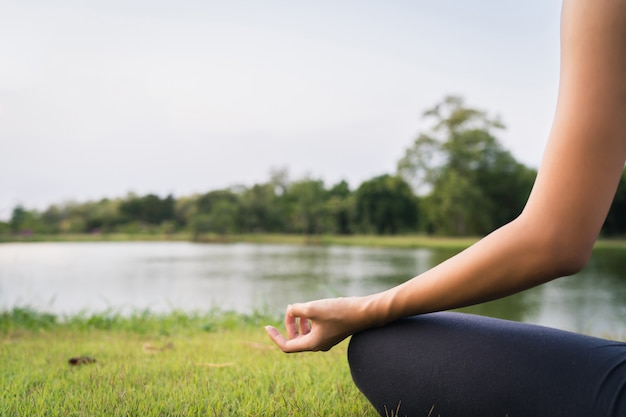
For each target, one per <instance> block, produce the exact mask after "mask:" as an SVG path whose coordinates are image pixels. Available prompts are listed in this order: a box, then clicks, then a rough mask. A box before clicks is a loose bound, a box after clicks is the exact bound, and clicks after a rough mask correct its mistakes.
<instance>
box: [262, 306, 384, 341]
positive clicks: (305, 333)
mask: <svg viewBox="0 0 626 417" xmlns="http://www.w3.org/2000/svg"><path fill="white" fill-rule="evenodd" d="M366 313H367V298H364V297H346V298H343V297H341V298H328V299H323V300H317V301H311V302H308V303H300V304H292V305H290V306H288V307H287V311H286V313H285V329H286V332H287V336H286V337H285V336H283V335H282V334H281V333H280V332H279V331H278V330H277V329H276V328H275V327H272V326H266V327H265V330H266V331H267V333H268V334H269V336H270V338H271V339H272V340H273V341H274V343H276V344H277V345H278V347H279V348H280V349H281V350H282V351H283V352H287V353H292V352H302V351H319V350H323V351H327V350H329V349H330V348H332V347H333V346H335V345H336V344H337V343H339V342H341V341H342V340H343V339H345V338H346V337H348V336H350V335H351V334H353V333H355V332H357V331H359V330H362V329H365V328H368V327H371V326H372V325H373V323H372V322H371V321H370V320H369V319H368V318H367V314H366Z"/></svg>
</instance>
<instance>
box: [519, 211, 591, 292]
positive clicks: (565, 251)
mask: <svg viewBox="0 0 626 417" xmlns="http://www.w3.org/2000/svg"><path fill="white" fill-rule="evenodd" d="M519 220H520V223H519V226H520V227H521V229H520V230H524V231H526V234H525V236H526V238H527V239H525V243H526V244H527V247H528V248H529V249H530V253H533V254H534V255H532V256H533V258H534V260H535V262H533V263H534V265H535V268H537V269H536V272H537V273H538V274H539V275H540V276H543V277H544V279H547V280H550V279H554V278H559V277H564V276H568V275H574V274H576V273H578V272H580V271H581V270H582V269H583V268H584V267H585V266H586V265H587V263H588V262H589V258H590V257H591V252H592V250H593V245H594V243H595V239H596V237H597V236H591V234H590V233H583V232H582V231H581V230H580V229H578V230H576V229H575V228H571V227H563V225H559V224H558V223H551V224H545V223H544V224H543V225H541V227H540V226H538V225H537V224H536V223H535V224H532V223H529V222H524V221H521V220H522V219H519Z"/></svg>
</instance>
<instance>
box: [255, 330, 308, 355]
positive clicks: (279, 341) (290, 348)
mask: <svg viewBox="0 0 626 417" xmlns="http://www.w3.org/2000/svg"><path fill="white" fill-rule="evenodd" d="M265 331H267V334H268V335H269V337H270V339H272V341H273V342H274V343H276V345H277V346H278V347H279V348H280V350H282V351H283V352H285V353H294V352H303V351H306V350H312V349H311V347H310V346H309V340H310V336H309V335H310V333H309V335H304V336H298V337H296V338H294V339H287V338H286V337H285V336H283V335H282V334H281V333H280V332H279V331H278V330H277V329H276V328H275V327H273V326H265Z"/></svg>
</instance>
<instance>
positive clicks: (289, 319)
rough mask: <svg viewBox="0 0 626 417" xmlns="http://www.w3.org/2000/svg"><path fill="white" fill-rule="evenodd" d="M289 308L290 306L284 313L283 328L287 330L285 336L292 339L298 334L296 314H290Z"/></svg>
mask: <svg viewBox="0 0 626 417" xmlns="http://www.w3.org/2000/svg"><path fill="white" fill-rule="evenodd" d="M290 309H291V306H288V307H287V313H286V314H285V330H286V331H287V338H288V339H293V338H294V337H296V336H297V335H298V322H297V318H296V316H294V315H292V314H290Z"/></svg>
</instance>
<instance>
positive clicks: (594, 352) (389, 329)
mask: <svg viewBox="0 0 626 417" xmlns="http://www.w3.org/2000/svg"><path fill="white" fill-rule="evenodd" d="M348 360H349V362H350V369H351V372H352V376H353V379H354V381H355V383H356V385H357V386H358V387H359V389H360V390H361V391H362V392H363V393H364V394H365V395H366V396H367V398H368V399H369V400H370V402H372V404H373V405H374V407H376V409H377V410H378V412H379V413H380V414H381V415H389V416H390V415H399V416H404V415H407V416H424V417H427V416H430V417H436V416H441V417H455V416H464V417H468V416H481V417H491V416H494V417H496V416H497V417H506V416H508V417H526V416H533V417H543V416H546V417H548V416H549V417H559V416H563V417H565V416H567V417H576V416H585V417H589V416H603V417H604V416H607V417H608V416H611V417H613V416H621V417H623V416H626V392H625V390H626V344H624V343H619V342H613V341H608V340H603V339H599V338H594V337H589V336H583V335H578V334H575V333H570V332H565V331H561V330H555V329H550V328H546V327H542V326H534V325H530V324H523V323H516V322H510V321H505V320H498V319H492V318H487V317H481V316H474V315H468V314H459V313H434V314H427V315H422V316H416V317H411V318H407V319H403V320H400V321H397V322H395V323H392V324H390V325H388V326H385V327H381V328H375V329H370V330H367V331H364V332H361V333H359V334H356V335H354V336H353V337H352V339H351V341H350V347H349V350H348Z"/></svg>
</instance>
